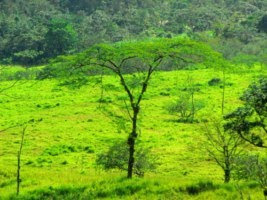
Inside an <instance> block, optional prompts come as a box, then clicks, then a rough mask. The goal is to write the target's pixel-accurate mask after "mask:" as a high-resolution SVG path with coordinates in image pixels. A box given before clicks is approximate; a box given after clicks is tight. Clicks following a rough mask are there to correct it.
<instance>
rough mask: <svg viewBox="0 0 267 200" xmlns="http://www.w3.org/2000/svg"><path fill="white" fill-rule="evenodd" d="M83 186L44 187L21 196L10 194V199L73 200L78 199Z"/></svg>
mask: <svg viewBox="0 0 267 200" xmlns="http://www.w3.org/2000/svg"><path fill="white" fill-rule="evenodd" d="M85 189H86V188H85V187H77V188H75V187H59V188H53V187H49V188H44V189H40V190H35V191H31V192H29V193H26V194H24V195H21V196H16V195H12V196H10V197H9V199H10V200H40V199H53V200H62V199H64V200H74V199H80V198H81V196H82V194H83V192H84V191H85Z"/></svg>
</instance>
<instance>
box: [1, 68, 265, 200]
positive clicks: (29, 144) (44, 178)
mask: <svg viewBox="0 0 267 200" xmlns="http://www.w3.org/2000/svg"><path fill="white" fill-rule="evenodd" d="M236 71H238V72H232V73H228V74H227V87H226V113H227V112H229V111H231V110H233V109H234V108H236V107H237V106H238V105H239V104H240V103H241V102H240V100H239V98H238V97H239V96H240V95H241V94H242V92H243V91H244V90H245V88H246V87H247V86H248V85H249V84H250V83H251V82H252V81H253V80H256V79H257V77H258V76H259V75H261V74H263V73H265V72H264V71H263V70H262V69H260V68H257V67H255V68H253V69H245V68H244V69H242V68H241V67H236ZM188 75H190V76H191V77H193V79H194V82H195V83H197V84H198V86H199V88H200V90H199V92H198V93H197V96H196V99H197V100H199V101H203V102H204V104H205V107H204V109H202V110H201V111H200V112H199V113H198V114H197V118H198V119H199V121H200V122H199V123H194V124H186V123H178V122H177V117H176V116H173V115H170V114H169V113H168V111H167V110H166V106H167V105H168V104H169V103H170V102H172V100H174V99H176V98H177V97H178V95H179V93H180V92H181V91H182V90H183V89H184V87H185V84H186V80H187V77H188ZM212 78H221V72H219V71H215V70H213V69H203V70H182V71H173V72H157V73H155V74H154V76H153V79H152V82H151V84H150V85H149V89H148V92H147V93H146V95H145V100H144V101H143V102H142V105H141V106H142V110H141V112H142V114H141V115H142V118H141V124H140V125H141V126H140V127H141V135H140V138H139V141H138V145H141V144H143V145H145V146H147V147H151V148H152V153H153V154H154V155H155V156H156V158H157V165H158V166H157V168H156V170H154V171H152V172H147V173H146V174H145V177H144V178H135V179H133V180H126V179H124V177H125V176H126V172H121V171H116V170H113V171H108V172H105V171H103V170H101V169H100V168H98V167H97V166H96V165H95V159H96V155H97V154H99V153H102V152H103V151H106V150H107V149H108V147H109V146H111V145H112V144H113V143H114V141H117V140H120V139H121V140H126V138H127V136H128V135H127V133H125V131H124V130H122V129H120V127H119V126H118V124H117V123H114V120H113V118H112V117H110V116H108V115H107V114H106V113H105V112H103V111H101V109H100V108H99V106H100V103H99V99H100V96H101V88H100V87H99V86H98V85H96V84H95V82H93V81H92V82H89V83H88V84H87V85H86V86H83V87H81V88H80V89H71V88H68V87H64V86H60V83H61V82H62V81H59V80H44V81H33V80H28V81H24V80H21V81H20V82H19V83H18V84H16V86H15V87H13V88H11V89H10V90H8V91H6V92H4V93H2V94H1V98H0V101H1V107H0V115H1V118H0V125H1V129H5V128H7V127H12V126H15V125H17V124H22V123H26V122H27V123H28V127H27V132H26V135H25V145H24V147H23V153H22V170H21V176H22V186H21V188H22V197H21V198H22V199H24V198H25V199H27V195H28V198H30V197H32V199H34V198H33V197H35V198H36V199H42V198H45V197H48V196H49V195H52V196H53V194H54V196H58V199H78V198H84V199H96V198H106V197H108V198H109V199H238V198H240V195H239V192H238V191H237V190H236V188H235V186H234V184H228V185H225V184H222V183H223V171H222V170H221V169H220V168H219V167H218V166H217V165H216V164H215V163H214V162H213V161H212V160H211V159H210V158H209V157H208V155H207V153H206V152H205V150H204V148H203V142H204V137H203V131H202V126H203V123H202V121H205V120H208V119H209V118H210V117H212V116H215V115H220V112H221V98H222V95H221V88H220V85H217V86H209V85H208V81H210V80H211V79H212ZM10 84H12V81H5V82H1V87H3V86H8V85H10ZM104 88H105V90H104V97H103V98H104V100H105V102H108V105H109V107H110V109H112V110H111V112H112V113H114V115H115V114H117V115H121V116H127V115H126V113H125V112H124V111H122V110H121V109H120V108H119V107H120V106H123V99H124V98H125V94H124V92H123V89H122V88H121V86H120V85H119V81H118V80H117V78H116V77H113V76H106V77H104ZM21 131H22V127H14V128H11V129H8V130H6V131H3V132H0V199H1V198H3V199H5V198H8V196H10V195H12V194H14V193H15V189H16V162H17V158H16V156H17V151H18V148H19V142H20V138H21ZM247 150H248V151H255V149H253V148H252V147H250V146H248V147H247ZM257 151H259V150H257ZM199 181H201V182H200V183H199ZM211 181H212V182H211ZM199 185H200V186H199ZM189 186H191V187H189ZM241 186H242V189H243V192H244V194H245V195H246V196H248V195H250V197H251V199H263V195H262V192H261V189H260V188H259V187H258V186H257V184H254V183H241ZM55 188H56V189H55ZM188 188H189V189H188ZM190 188H193V191H194V190H197V191H198V189H196V188H201V189H200V190H203V192H200V193H199V194H195V195H192V193H194V192H192V191H191V189H190ZM40 189H41V190H40ZM33 190H37V191H35V192H29V191H33ZM205 190H206V191H205ZM38 195H39V196H38ZM40 195H41V196H40ZM42 195H43V196H42ZM51 199H57V198H51Z"/></svg>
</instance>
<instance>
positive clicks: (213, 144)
mask: <svg viewBox="0 0 267 200" xmlns="http://www.w3.org/2000/svg"><path fill="white" fill-rule="evenodd" d="M204 134H205V136H206V139H207V140H206V141H205V148H206V151H207V152H208V154H209V156H210V157H211V158H212V159H213V160H214V161H215V162H216V163H217V164H218V165H219V166H220V167H221V168H222V170H223V171H224V182H225V183H228V182H229V181H230V179H231V171H232V169H233V166H234V165H233V163H234V159H235V158H236V157H237V156H239V155H240V154H241V153H242V148H241V146H242V144H243V141H242V139H240V137H238V136H237V135H236V134H234V133H231V132H226V131H225V130H224V129H223V126H222V121H213V122H211V123H209V124H208V123H205V126H204Z"/></svg>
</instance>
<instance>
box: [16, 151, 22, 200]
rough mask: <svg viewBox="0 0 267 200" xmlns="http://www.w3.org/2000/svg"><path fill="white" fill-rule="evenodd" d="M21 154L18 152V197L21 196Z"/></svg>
mask: <svg viewBox="0 0 267 200" xmlns="http://www.w3.org/2000/svg"><path fill="white" fill-rule="evenodd" d="M20 182H21V180H20V152H18V166H17V195H19V189H20Z"/></svg>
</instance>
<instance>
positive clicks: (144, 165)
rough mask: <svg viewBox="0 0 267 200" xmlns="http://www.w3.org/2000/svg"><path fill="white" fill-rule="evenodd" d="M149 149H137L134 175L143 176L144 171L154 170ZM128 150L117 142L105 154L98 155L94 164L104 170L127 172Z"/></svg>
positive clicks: (123, 144) (126, 146)
mask: <svg viewBox="0 0 267 200" xmlns="http://www.w3.org/2000/svg"><path fill="white" fill-rule="evenodd" d="M150 153H151V152H150V149H149V148H144V147H139V148H137V150H136V152H135V160H136V161H135V164H134V173H135V174H136V175H138V176H141V177H142V176H144V173H145V171H147V170H153V169H155V167H156V165H155V162H154V160H155V159H154V157H153V156H151V155H150ZM128 156H129V150H128V145H127V143H125V142H117V143H115V144H114V145H112V146H111V147H110V148H109V150H108V151H107V152H105V153H102V154H99V155H98V156H97V159H96V164H97V165H99V166H102V167H103V168H104V169H106V170H109V169H119V170H127V166H128Z"/></svg>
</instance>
